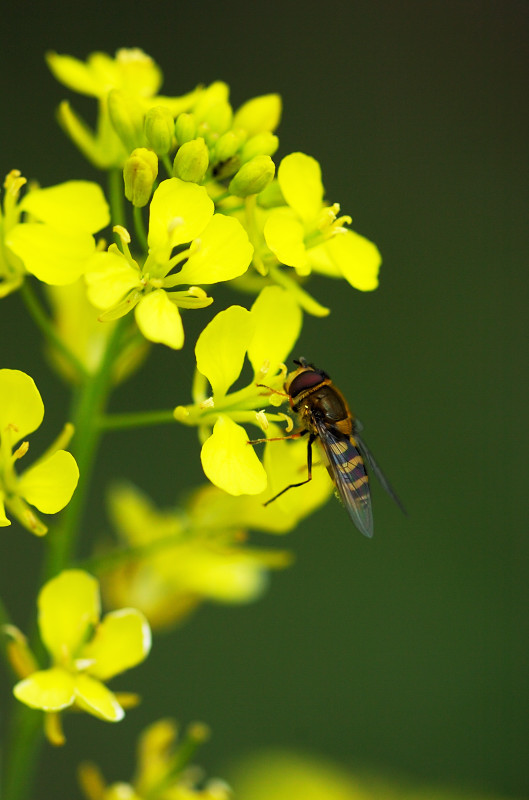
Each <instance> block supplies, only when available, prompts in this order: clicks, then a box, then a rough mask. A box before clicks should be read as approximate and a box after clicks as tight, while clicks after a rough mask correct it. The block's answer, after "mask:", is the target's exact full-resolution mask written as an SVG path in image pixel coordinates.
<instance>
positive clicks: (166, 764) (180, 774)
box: [79, 719, 232, 800]
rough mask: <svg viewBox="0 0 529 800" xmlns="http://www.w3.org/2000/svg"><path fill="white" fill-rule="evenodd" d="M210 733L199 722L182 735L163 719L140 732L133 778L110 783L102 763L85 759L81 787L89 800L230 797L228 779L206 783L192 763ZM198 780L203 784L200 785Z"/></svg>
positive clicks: (212, 799)
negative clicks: (99, 765)
mask: <svg viewBox="0 0 529 800" xmlns="http://www.w3.org/2000/svg"><path fill="white" fill-rule="evenodd" d="M208 736H209V729H208V728H207V726H206V725H204V724H202V723H200V722H195V723H193V724H191V725H189V726H188V728H187V729H186V731H185V732H184V735H183V736H182V737H181V739H179V737H178V728H177V726H176V723H175V722H174V721H173V720H172V719H160V720H158V721H157V722H153V723H152V725H149V727H148V728H146V729H145V730H144V731H143V733H142V734H141V736H140V739H139V742H138V755H137V768H136V774H135V776H134V779H133V781H131V782H130V783H121V782H120V783H112V784H110V785H107V784H106V783H105V780H104V778H103V776H102V774H101V772H100V770H99V769H98V767H97V766H96V765H95V764H92V763H90V762H85V763H83V764H81V767H80V769H79V779H80V783H81V788H82V789H83V791H84V793H85V795H86V797H87V798H88V800H142V798H143V799H144V800H146V799H147V798H150V800H229V798H230V797H232V794H231V791H230V789H229V787H228V785H227V784H226V783H225V782H224V781H222V780H219V779H218V778H213V779H210V780H208V781H206V782H205V785H204V781H203V780H200V779H201V777H202V775H201V771H199V772H198V773H197V769H196V767H192V766H191V767H189V761H190V758H191V757H192V755H193V754H194V752H195V751H196V749H197V748H198V747H200V745H202V744H203V742H204V741H206V739H207V738H208ZM197 780H199V781H200V783H201V784H203V788H200V789H199V788H197Z"/></svg>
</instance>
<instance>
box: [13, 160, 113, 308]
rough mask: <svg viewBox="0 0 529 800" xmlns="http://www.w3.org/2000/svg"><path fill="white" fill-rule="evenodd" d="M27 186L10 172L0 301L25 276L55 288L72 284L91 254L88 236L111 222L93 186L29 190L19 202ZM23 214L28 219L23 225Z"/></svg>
mask: <svg viewBox="0 0 529 800" xmlns="http://www.w3.org/2000/svg"><path fill="white" fill-rule="evenodd" d="M25 183H26V180H25V178H22V177H21V176H20V173H19V172H18V170H13V171H12V172H10V173H9V175H8V176H7V178H6V181H5V183H4V186H5V188H6V196H5V200H4V214H3V219H2V220H0V221H1V222H2V225H1V226H0V229H1V232H2V242H1V247H0V278H2V279H3V283H0V296H1V295H2V294H7V293H8V292H9V291H12V290H13V289H15V288H17V287H18V286H19V285H20V283H21V282H22V279H23V275H24V273H25V272H29V273H31V274H33V275H35V277H37V278H38V279H39V280H41V281H44V283H48V284H52V285H57V286H62V285H65V284H68V283H73V282H74V281H76V280H77V279H78V278H79V277H80V275H82V274H83V272H84V270H85V267H86V265H87V263H88V261H89V259H90V258H91V256H93V254H94V253H95V249H96V244H95V240H94V237H93V235H92V234H94V233H96V232H97V231H100V230H101V229H102V228H104V227H105V226H106V225H108V223H109V222H110V215H109V209H108V205H107V202H106V200H105V198H104V195H103V192H102V191H101V188H100V187H99V186H98V185H97V184H96V183H92V182H90V181H67V182H66V183H60V184H57V186H50V187H48V188H46V189H32V190H31V191H29V192H28V193H27V194H26V195H25V196H24V197H23V198H22V199H21V200H20V199H19V195H20V190H21V188H22V186H23V185H24V184H25ZM23 213H25V215H26V218H25V220H24V221H21V215H22V214H23ZM0 216H2V215H0Z"/></svg>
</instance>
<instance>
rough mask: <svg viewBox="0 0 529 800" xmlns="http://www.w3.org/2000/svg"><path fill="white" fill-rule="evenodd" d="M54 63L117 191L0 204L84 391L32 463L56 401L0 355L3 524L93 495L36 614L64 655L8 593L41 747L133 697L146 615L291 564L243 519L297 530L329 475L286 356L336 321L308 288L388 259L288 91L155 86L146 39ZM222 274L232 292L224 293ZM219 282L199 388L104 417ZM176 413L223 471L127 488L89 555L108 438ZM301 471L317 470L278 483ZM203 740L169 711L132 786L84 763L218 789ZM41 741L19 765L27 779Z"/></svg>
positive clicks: (23, 279)
mask: <svg viewBox="0 0 529 800" xmlns="http://www.w3.org/2000/svg"><path fill="white" fill-rule="evenodd" d="M47 63H48V66H49V68H50V69H51V71H52V72H53V74H54V75H55V77H56V78H57V79H58V80H59V81H61V82H62V83H63V84H64V85H65V86H66V87H68V88H69V89H71V90H73V91H77V92H79V93H81V94H83V95H87V96H89V97H92V98H94V99H95V101H96V103H97V120H96V123H95V127H94V128H93V129H92V128H91V127H90V126H89V125H88V124H87V123H86V122H85V121H84V120H83V119H82V118H81V117H80V116H79V114H78V113H77V112H76V111H75V110H74V108H73V107H72V106H71V105H70V103H69V102H66V101H65V102H63V103H61V105H60V107H59V110H58V119H59V122H60V124H61V126H62V128H63V130H64V131H65V133H66V134H67V135H68V136H69V138H70V139H71V140H72V141H73V142H74V144H75V145H76V146H77V147H78V149H79V150H80V151H81V153H82V154H83V155H84V156H85V157H86V158H87V159H88V160H89V161H90V163H91V164H92V165H93V166H95V167H97V168H98V169H100V170H105V171H107V172H108V173H109V175H108V178H109V180H108V194H107V196H105V194H104V193H103V191H102V189H101V188H100V186H99V184H97V183H95V182H90V181H85V180H71V181H67V182H64V183H60V184H57V185H55V186H46V187H40V186H39V185H38V184H36V183H34V182H33V181H32V182H29V183H28V182H27V181H26V179H25V178H24V177H23V176H22V175H21V174H20V172H19V171H18V170H16V169H13V170H12V171H11V172H10V173H9V174H8V175H7V177H6V179H5V183H4V193H3V197H2V202H1V204H0V298H7V296H8V295H11V294H12V293H13V292H15V291H17V290H20V293H21V296H22V299H23V301H24V302H25V303H26V306H27V308H28V310H29V312H30V314H31V315H32V317H33V319H34V321H35V322H36V324H37V325H38V326H39V328H40V330H41V331H42V332H43V334H44V337H45V348H46V355H47V359H48V362H49V363H50V364H51V365H52V366H53V367H54V369H56V371H57V372H58V373H59V374H60V375H61V377H62V378H65V379H66V382H67V385H68V386H69V388H70V389H71V388H73V390H74V391H73V393H72V407H71V416H70V417H69V419H71V420H72V423H66V425H65V426H64V429H63V431H62V432H61V433H60V434H59V436H58V437H57V438H56V440H55V441H54V442H53V443H52V445H51V446H50V447H49V448H48V450H47V451H46V452H45V453H44V454H43V455H42V456H41V457H40V458H38V459H37V460H36V461H34V462H33V463H32V465H31V466H30V467H29V468H27V469H26V470H24V471H21V472H19V471H18V469H17V468H18V463H17V462H18V461H20V460H21V459H22V458H23V457H24V456H25V455H26V453H27V452H28V448H29V444H28V441H27V440H26V437H27V436H29V434H31V433H33V432H34V431H35V430H36V429H37V428H38V427H39V426H40V424H41V422H42V420H43V415H44V406H43V402H42V399H41V396H40V394H39V392H38V390H37V388H36V386H35V384H34V382H33V380H32V379H31V378H30V377H29V375H26V374H25V373H24V372H21V371H18V370H16V369H2V368H0V526H4V527H6V526H8V525H11V520H13V521H18V522H19V523H20V524H21V525H23V526H25V527H26V528H28V529H29V530H30V531H32V532H33V533H35V534H37V535H38V536H42V535H43V534H45V533H46V532H47V530H48V528H47V526H46V525H45V524H44V522H43V521H42V520H41V519H40V517H39V516H38V515H37V511H38V512H39V513H42V514H57V513H58V512H60V511H62V510H63V509H65V507H66V506H67V505H68V504H69V502H70V500H71V498H72V496H73V493H74V491H76V490H77V495H76V496H75V498H74V501H73V502H72V503H71V504H70V505H69V507H68V509H67V511H66V513H65V514H63V515H62V516H61V517H60V518H59V522H56V523H55V524H54V525H53V526H52V525H50V532H49V536H47V537H46V538H45V539H44V540H43V541H44V545H43V546H45V547H48V550H47V552H46V557H45V558H44V559H43V562H44V577H43V579H42V584H41V588H40V592H39V593H38V600H37V623H38V629H39V632H40V639H41V642H42V645H43V646H44V650H45V651H47V653H48V655H49V660H48V662H47V663H39V662H42V656H41V655H40V654H39V656H38V657H37V655H36V654H37V653H40V651H39V649H38V642H36V641H34V640H30V641H29V642H28V641H27V640H26V638H25V637H24V635H23V634H22V633H21V632H20V630H19V629H18V628H17V627H15V626H14V625H13V624H12V623H11V621H10V618H9V616H8V614H7V611H5V609H4V605H3V603H0V616H1V618H2V620H1V621H2V623H3V625H2V630H3V633H4V634H6V639H7V644H6V650H7V653H8V656H9V660H10V663H11V665H12V666H13V669H14V672H15V674H16V676H17V682H16V683H15V685H14V688H13V692H14V696H15V698H16V699H17V700H18V701H20V703H21V704H23V706H19V708H20V709H21V712H20V713H21V714H36V713H38V712H44V720H45V721H44V726H45V731H46V734H47V737H48V739H49V740H50V741H51V742H52V743H53V744H62V743H63V742H64V733H63V729H62V712H63V711H66V710H69V709H72V710H73V709H75V710H78V711H79V710H80V711H85V712H88V713H89V714H91V715H92V716H95V717H98V718H100V719H103V720H106V721H111V722H117V721H119V720H120V719H122V717H123V715H124V709H125V708H126V707H129V706H132V705H134V704H135V703H136V702H137V696H136V695H130V694H121V693H115V692H113V691H111V690H110V689H109V688H108V687H107V686H106V682H107V681H108V680H110V679H111V678H113V677H114V676H115V675H117V674H119V673H120V672H123V671H124V670H127V669H129V668H131V667H133V666H135V665H137V664H139V663H140V662H142V661H143V660H144V659H145V658H146V656H147V655H148V653H149V650H150V646H151V627H150V626H151V625H152V627H153V629H154V630H159V629H161V628H169V627H174V626H175V625H176V623H179V622H181V621H182V620H184V619H186V618H187V617H188V616H189V615H190V612H191V611H192V610H193V609H195V608H197V607H198V606H200V605H201V604H203V603H205V602H208V601H209V602H215V603H223V604H226V605H230V604H238V603H249V602H251V601H253V600H256V599H257V598H258V597H260V596H261V594H262V593H263V591H264V590H265V588H266V586H267V584H268V579H269V575H270V573H271V571H272V570H274V569H281V568H283V567H286V566H287V565H289V564H290V563H291V560H292V559H291V556H290V554H289V553H288V552H286V551H283V550H279V549H275V548H273V547H256V546H253V545H252V544H250V535H251V531H252V530H257V531H260V532H263V533H265V534H284V533H287V532H289V531H291V530H292V529H293V528H294V527H295V526H296V525H297V524H298V523H299V522H300V521H301V520H302V519H303V518H304V517H306V516H307V515H308V514H310V513H312V512H313V511H315V510H316V509H317V508H318V507H319V506H321V505H322V504H323V503H324V502H325V501H326V500H327V499H328V498H329V497H330V495H331V494H332V491H333V484H332V482H331V480H330V479H329V476H328V474H327V470H326V468H325V464H321V463H315V464H314V467H313V470H312V480H311V481H310V483H308V482H306V481H305V478H306V476H307V444H308V446H309V447H310V441H309V437H306V438H305V439H301V438H299V434H298V433H296V431H294V428H293V426H294V424H295V422H296V420H295V419H293V415H292V409H291V408H290V407H289V406H285V405H284V404H285V402H286V401H287V399H288V398H287V395H286V394H285V391H284V385H285V379H287V371H288V370H287V367H286V364H285V362H286V361H287V359H289V358H290V357H291V352H292V350H293V348H294V346H295V345H296V343H297V341H298V339H299V338H300V334H301V329H302V322H303V315H304V313H308V314H312V315H315V316H324V315H326V314H328V313H329V309H327V308H326V307H324V306H323V305H321V304H320V303H319V302H318V300H317V299H315V298H314V297H312V296H311V295H310V294H309V292H308V291H307V283H308V281H309V279H310V276H311V274H312V273H319V274H321V275H324V276H327V277H330V278H335V279H344V280H345V281H346V282H347V283H348V284H349V285H350V286H352V287H354V289H356V290H359V291H361V292H365V291H371V290H373V289H375V288H376V287H377V284H378V271H379V267H380V263H381V259H380V254H379V252H378V250H377V248H376V246H375V245H374V244H373V243H371V242H369V241H368V240H367V239H365V238H364V237H363V236H361V235H360V234H359V233H356V232H354V231H353V230H352V229H351V228H350V227H349V226H350V224H351V217H350V216H349V215H348V214H342V213H341V211H340V205H339V204H338V203H337V202H335V201H331V200H328V199H326V197H325V193H324V189H323V182H322V175H321V169H320V165H319V163H318V162H317V161H316V160H315V159H314V158H313V157H311V156H310V155H308V154H305V153H301V152H296V151H294V152H291V153H289V154H287V155H285V156H284V157H283V158H282V159H281V160H278V161H277V162H276V161H274V156H275V154H276V152H277V150H278V147H279V139H278V136H277V133H276V131H277V128H278V126H279V123H280V119H281V113H282V103H281V98H280V97H279V95H277V94H273V93H270V94H265V95H262V96H259V97H254V98H251V99H250V100H248V101H247V102H245V103H243V104H242V105H241V106H239V107H238V108H234V107H232V104H231V102H230V95H229V87H228V86H227V85H226V84H225V83H224V82H222V81H215V82H214V83H212V84H210V85H209V86H198V87H196V88H194V89H192V90H191V91H189V92H187V93H186V94H183V95H180V96H169V95H166V94H161V91H160V90H161V84H162V73H161V70H160V68H159V67H158V65H157V64H156V63H155V62H154V61H153V60H152V58H150V57H149V56H147V55H146V54H145V53H143V52H142V51H141V50H138V49H132V50H126V49H124V50H120V51H118V53H117V54H116V56H115V58H112V57H111V56H108V55H106V54H104V53H93V54H92V55H90V56H89V57H88V59H87V60H86V61H84V62H83V61H80V60H78V59H75V58H73V57H70V56H67V55H59V54H57V53H49V54H48V56H47ZM219 284H224V285H225V286H226V287H227V288H228V289H231V290H233V292H236V297H237V302H230V301H226V300H225V298H226V297H227V292H224V293H221V292H220V291H219V289H218V288H217V287H218V285H219ZM35 287H36V289H35ZM217 292H218V295H219V296H221V297H223V298H224V300H223V302H224V305H223V306H221V307H220V308H219V309H218V311H217V313H216V314H214V315H211V314H210V315H209V316H208V320H209V321H208V324H205V325H204V326H203V327H202V330H201V333H200V334H199V335H198V338H197V340H196V342H195V348H194V353H195V363H196V369H195V375H194V378H191V377H190V379H189V381H188V383H186V382H185V374H184V373H183V371H182V370H179V371H178V370H175V372H178V374H179V375H180V376H181V377H182V378H183V385H181V386H180V387H179V389H178V391H179V394H178V397H176V396H175V398H174V402H175V403H176V401H177V400H178V401H179V402H180V403H184V402H185V401H186V399H187V398H189V397H190V398H191V402H190V403H188V404H187V405H178V406H176V408H166V409H162V410H161V411H152V410H151V409H149V410H147V411H144V412H141V411H137V412H127V413H122V414H120V413H119V412H115V413H112V414H111V413H109V412H108V410H107V402H108V399H109V396H110V394H111V392H112V389H113V388H114V386H115V385H116V384H117V383H118V382H119V381H121V380H124V379H125V378H126V377H128V376H129V375H130V374H131V373H132V372H134V371H135V370H138V369H139V368H140V366H141V365H142V363H143V361H144V359H145V358H146V357H147V355H148V354H149V352H150V351H151V345H153V344H163V345H165V346H166V347H167V348H169V351H168V354H169V356H171V357H174V358H176V357H177V353H176V351H179V350H181V349H182V348H183V347H184V346H186V345H187V339H186V335H185V333H184V322H185V317H186V314H187V312H188V311H191V310H200V309H205V308H206V307H208V306H209V305H211V304H212V303H213V302H214V301H216V300H217V298H216V297H215V298H214V297H213V296H212V295H214V294H216V293H217ZM248 298H250V299H249V300H248ZM5 302H9V300H5ZM187 336H188V337H189V333H188V334H187ZM0 366H3V365H0ZM167 405H169V403H168V404H167ZM282 406H283V407H284V409H285V410H282ZM160 422H163V423H165V424H169V425H172V426H173V427H174V428H176V427H177V425H176V424H175V423H180V424H181V425H187V426H193V427H195V428H196V429H197V432H198V438H199V441H200V459H201V463H202V467H203V470H204V474H205V476H206V478H207V479H208V481H209V483H207V484H205V485H203V486H200V487H198V488H196V489H194V490H192V491H188V493H187V496H186V500H185V502H184V503H182V504H180V505H178V506H174V507H171V508H169V509H167V510H159V509H158V508H157V506H156V504H155V502H154V501H151V500H150V498H148V497H147V496H146V495H145V494H144V493H143V492H142V491H141V490H140V489H136V488H135V487H132V486H131V485H130V484H125V483H120V484H116V485H114V487H113V488H112V489H111V490H110V493H109V497H110V503H109V506H110V517H111V520H112V522H113V524H114V527H115V530H116V533H117V542H114V543H112V544H110V543H109V542H108V540H107V541H106V542H104V543H103V545H102V546H100V547H98V548H97V549H96V552H95V553H94V554H92V555H89V556H88V561H85V562H81V563H80V562H79V561H76V560H75V558H76V556H77V551H76V545H77V539H78V537H80V536H81V535H82V534H83V533H84V524H83V518H82V512H83V509H84V506H85V505H86V502H85V501H86V498H87V497H88V496H89V487H90V480H91V478H92V473H93V470H94V461H95V456H96V454H97V445H98V443H99V440H100V438H101V437H102V436H103V434H104V433H105V432H106V431H107V430H110V429H112V428H119V427H122V428H123V427H125V428H127V427H128V428H134V427H139V426H141V425H149V424H159V423H160ZM74 426H75V428H74ZM285 432H286V434H287V435H286V436H284V435H283V434H285ZM289 434H291V435H290V436H289ZM70 439H71V440H72V452H73V454H75V457H74V455H73V454H72V453H70V452H68V450H67V449H66V448H67V446H68V445H69V442H70ZM255 439H257V441H255ZM268 440H270V441H268ZM254 445H257V447H256V448H254ZM146 457H147V456H146ZM196 458H197V459H198V447H197V455H196ZM292 484H296V485H298V484H303V485H300V486H299V488H298V489H297V490H296V491H293V492H285V493H281V490H282V489H284V488H285V487H286V486H289V485H292ZM278 494H280V496H279V497H278V498H277V502H274V503H270V504H268V501H269V500H270V499H271V498H273V497H275V496H276V495H278ZM34 509H36V510H37V511H35V510H34ZM28 538H29V537H28ZM80 552H82V549H80ZM87 564H88V565H89V566H88V569H89V570H90V572H88V571H86V569H85V568H86V567H87ZM81 567H84V568H81ZM92 572H93V573H94V574H97V575H98V574H101V584H102V592H103V599H104V601H105V605H106V607H107V608H110V609H112V610H110V611H109V612H108V613H107V614H106V615H103V616H102V611H101V601H100V595H99V582H98V580H97V579H96V577H94V576H93V575H92V574H90V573H92ZM36 627H37V625H35V628H36ZM35 638H36V637H35ZM41 650H42V648H41ZM24 706H25V707H28V708H29V709H31V710H28V708H24ZM15 728H16V726H15ZM22 729H23V726H19V728H17V729H16V730H15V731H14V737H15V739H16V738H17V736H20V735H21V734H20V730H22ZM204 738H205V727H204V726H200V725H194V726H190V728H189V729H188V731H187V733H186V734H185V735H184V736H183V737H182V738H181V739H180V740H178V738H177V735H176V728H175V725H174V723H172V722H171V721H168V720H162V721H160V722H158V723H155V724H154V725H152V726H151V727H150V728H149V729H148V730H147V731H146V732H145V733H144V735H143V737H142V739H141V741H140V748H139V756H138V771H137V774H136V776H135V778H134V779H133V780H132V782H131V783H130V784H111V785H110V786H108V785H106V783H105V782H104V781H103V779H102V777H101V775H100V774H99V772H98V771H97V769H96V768H95V767H93V766H86V765H85V767H84V768H83V769H82V770H81V782H82V786H83V788H84V790H85V792H86V794H87V796H88V797H89V798H90V800H113V799H114V800H115V798H122V797H129V798H141V797H145V798H151V800H156V798H160V800H168V798H173V799H174V800H176V799H177V798H181V800H193V798H196V799H197V800H200V799H202V800H225V798H227V797H228V796H229V795H230V790H229V789H228V787H227V785H226V784H224V783H223V782H221V781H216V780H212V781H204V780H203V779H202V777H201V776H199V775H198V776H197V772H196V770H195V769H194V768H192V767H191V766H190V763H189V760H190V757H191V755H192V752H193V750H194V748H195V746H196V745H197V744H198V743H200V741H202V740H203V739H204ZM33 744H35V742H33ZM19 745H20V747H21V749H24V748H25V746H26V742H25V741H24V742H21V741H19ZM30 749H31V748H28V751H27V752H28V753H29V750H30ZM24 752H26V751H24ZM24 757H25V756H22V757H21V758H20V759H14V760H13V762H12V764H10V765H9V770H10V771H12V772H13V774H14V777H12V779H11V780H12V782H13V783H16V782H17V781H18V782H19V783H20V781H21V776H20V775H18V776H17V775H16V774H15V773H16V770H17V769H20V766H19V765H20V764H23V763H24ZM28 758H29V756H28Z"/></svg>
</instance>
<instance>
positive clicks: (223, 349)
mask: <svg viewBox="0 0 529 800" xmlns="http://www.w3.org/2000/svg"><path fill="white" fill-rule="evenodd" d="M254 330H255V322H254V320H253V319H252V315H251V314H250V312H249V311H247V310H246V309H245V308H243V307H242V306H230V307H229V308H227V309H226V310H225V311H220V312H219V313H218V314H217V315H216V316H215V317H213V319H212V320H211V322H210V323H209V325H206V327H205V328H204V330H203V331H202V333H201V334H200V336H199V337H198V340H197V343H196V347H195V355H196V359H197V367H198V370H199V372H201V373H202V375H205V376H206V378H207V379H208V381H209V382H210V384H211V387H212V389H213V394H214V396H217V395H220V396H221V395H224V394H226V392H227V391H228V389H229V388H230V386H231V385H232V383H233V382H234V381H236V380H237V378H238V377H239V375H240V373H241V369H242V365H243V361H244V356H245V353H246V350H247V348H248V345H249V343H250V341H251V339H252V336H253V332H254Z"/></svg>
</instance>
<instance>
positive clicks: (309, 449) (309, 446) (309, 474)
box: [263, 431, 316, 506]
mask: <svg viewBox="0 0 529 800" xmlns="http://www.w3.org/2000/svg"><path fill="white" fill-rule="evenodd" d="M304 433H307V431H302V432H301V433H298V434H293V435H292V436H290V437H287V436H284V437H283V438H284V439H287V438H290V439H293V438H299V437H300V436H303V434H304ZM315 439H316V435H315V434H314V433H311V434H310V436H309V440H308V442H307V479H306V480H304V481H300V482H299V483H291V484H289V485H288V486H285V488H284V489H281V491H280V492H278V493H277V494H275V495H274V496H273V497H271V498H270V500H267V501H266V503H263V505H265V506H267V505H269V504H270V503H273V502H274V500H277V498H278V497H281V495H282V494H285V492H288V490H289V489H296V488H297V487H298V486H304V485H305V484H306V483H309V482H310V481H311V480H312V443H313V441H314V440H315ZM268 441H272V440H271V439H269V440H268Z"/></svg>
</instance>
